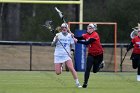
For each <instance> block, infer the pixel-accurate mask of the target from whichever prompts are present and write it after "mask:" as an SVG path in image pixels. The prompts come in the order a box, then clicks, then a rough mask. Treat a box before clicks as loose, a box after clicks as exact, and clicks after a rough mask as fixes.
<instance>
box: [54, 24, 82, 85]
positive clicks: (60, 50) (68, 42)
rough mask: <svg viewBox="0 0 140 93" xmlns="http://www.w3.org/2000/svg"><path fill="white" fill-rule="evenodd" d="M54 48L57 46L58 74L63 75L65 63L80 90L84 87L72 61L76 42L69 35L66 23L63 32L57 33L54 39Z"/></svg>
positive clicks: (56, 62) (55, 61) (56, 70)
mask: <svg viewBox="0 0 140 93" xmlns="http://www.w3.org/2000/svg"><path fill="white" fill-rule="evenodd" d="M52 46H55V52H54V64H55V72H56V74H57V75H60V74H61V72H62V66H63V63H65V64H66V65H67V67H68V69H69V70H70V72H71V73H72V75H73V78H74V80H75V83H76V86H77V87H78V88H80V87H82V86H81V85H80V83H79V80H78V76H77V72H76V71H75V69H74V66H73V62H72V59H71V47H73V48H72V49H74V47H75V42H74V39H73V38H72V35H71V34H70V33H68V25H67V24H66V23H63V24H62V25H61V32H59V33H57V34H56V36H55V37H54V39H53V42H52Z"/></svg>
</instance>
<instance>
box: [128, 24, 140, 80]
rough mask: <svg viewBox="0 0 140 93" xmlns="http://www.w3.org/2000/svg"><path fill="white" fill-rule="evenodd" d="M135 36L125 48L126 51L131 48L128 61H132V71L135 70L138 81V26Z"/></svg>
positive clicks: (139, 37) (139, 30)
mask: <svg viewBox="0 0 140 93" xmlns="http://www.w3.org/2000/svg"><path fill="white" fill-rule="evenodd" d="M135 30H136V31H137V36H134V37H131V38H132V40H131V43H130V44H129V46H128V47H127V51H129V50H130V49H132V48H133V52H132V55H131V57H130V59H131V60H132V67H133V69H137V81H140V24H138V27H136V29H135Z"/></svg>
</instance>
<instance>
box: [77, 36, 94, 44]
mask: <svg viewBox="0 0 140 93" xmlns="http://www.w3.org/2000/svg"><path fill="white" fill-rule="evenodd" d="M94 41H96V39H94V38H90V39H89V40H87V41H81V40H78V41H77V43H80V44H84V45H89V44H91V43H92V42H94Z"/></svg>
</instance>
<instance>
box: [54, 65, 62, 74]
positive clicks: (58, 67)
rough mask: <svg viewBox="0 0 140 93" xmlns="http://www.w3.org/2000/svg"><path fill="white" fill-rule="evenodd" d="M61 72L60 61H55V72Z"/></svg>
mask: <svg viewBox="0 0 140 93" xmlns="http://www.w3.org/2000/svg"><path fill="white" fill-rule="evenodd" d="M61 72H62V63H55V73H56V74H57V75H60V74H61Z"/></svg>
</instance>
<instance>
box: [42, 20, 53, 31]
mask: <svg viewBox="0 0 140 93" xmlns="http://www.w3.org/2000/svg"><path fill="white" fill-rule="evenodd" d="M52 23H53V21H51V20H49V21H48V20H47V21H45V24H44V25H42V26H44V27H46V28H47V29H48V30H49V31H50V32H51V33H55V30H54V27H53V24H52Z"/></svg>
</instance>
